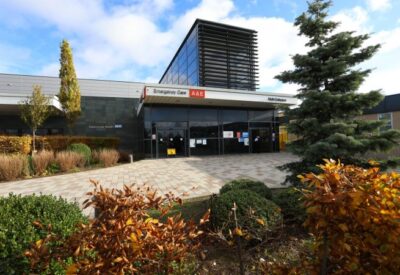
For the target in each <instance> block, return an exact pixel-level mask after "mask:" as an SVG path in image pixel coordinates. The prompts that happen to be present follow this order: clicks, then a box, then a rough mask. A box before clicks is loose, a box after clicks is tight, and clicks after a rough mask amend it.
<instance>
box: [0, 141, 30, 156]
mask: <svg viewBox="0 0 400 275" xmlns="http://www.w3.org/2000/svg"><path fill="white" fill-rule="evenodd" d="M31 143H32V138H31V136H22V137H19V136H0V153H10V154H11V153H22V154H25V155H26V154H29V153H30V152H31Z"/></svg>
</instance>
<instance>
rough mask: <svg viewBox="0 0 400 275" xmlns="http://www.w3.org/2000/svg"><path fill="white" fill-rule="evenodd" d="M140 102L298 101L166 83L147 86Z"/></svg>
mask: <svg viewBox="0 0 400 275" xmlns="http://www.w3.org/2000/svg"><path fill="white" fill-rule="evenodd" d="M141 101H142V103H144V104H153V103H154V104H173V105H205V106H227V107H248V108H263V109H273V108H275V107H276V106H277V105H295V104H297V99H296V98H294V97H292V96H289V95H285V94H276V93H267V92H252V91H241V90H233V89H221V88H210V87H191V86H178V85H164V84H152V85H146V86H145V88H144V92H143V95H142V100H141Z"/></svg>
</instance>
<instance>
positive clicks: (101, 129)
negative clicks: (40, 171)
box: [0, 97, 143, 153]
mask: <svg viewBox="0 0 400 275" xmlns="http://www.w3.org/2000/svg"><path fill="white" fill-rule="evenodd" d="M138 103H139V99H137V98H113V97H82V101H81V106H82V115H81V116H80V117H79V119H78V121H77V122H76V124H75V126H74V128H73V129H72V134H73V135H84V136H99V137H118V138H120V140H121V143H120V149H121V150H124V151H128V152H133V153H137V152H138V150H140V144H141V143H142V142H143V141H142V136H143V134H142V133H140V134H139V133H138V127H140V125H139V124H140V123H139V120H138V118H137V115H136V108H137V105H138ZM41 128H44V129H61V131H62V132H64V133H65V134H68V133H69V130H68V128H67V124H66V121H65V119H64V117H62V116H52V117H50V118H49V119H47V121H46V122H45V123H44V125H43V126H42V127H41ZM7 129H8V130H10V129H18V134H20V135H21V134H25V133H29V128H28V127H27V126H26V125H25V124H24V123H23V122H22V121H21V119H20V118H19V116H18V115H1V116H0V131H1V132H3V133H4V132H5V131H7ZM39 134H40V131H39Z"/></svg>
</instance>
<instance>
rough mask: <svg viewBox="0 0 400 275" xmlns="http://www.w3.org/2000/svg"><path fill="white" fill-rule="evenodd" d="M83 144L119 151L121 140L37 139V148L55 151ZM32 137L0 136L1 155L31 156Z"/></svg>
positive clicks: (94, 138) (104, 138) (49, 137)
mask: <svg viewBox="0 0 400 275" xmlns="http://www.w3.org/2000/svg"><path fill="white" fill-rule="evenodd" d="M73 143H83V144H86V145H87V146H89V147H90V149H92V150H95V149H101V148H112V149H117V148H118V145H119V138H115V137H87V136H39V137H36V148H37V149H39V150H40V149H47V150H53V151H62V150H66V149H67V147H68V146H69V145H70V144H73ZM31 144H32V137H31V136H0V153H22V154H29V153H30V152H31V150H32V147H31Z"/></svg>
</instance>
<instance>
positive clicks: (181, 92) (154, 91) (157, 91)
mask: <svg viewBox="0 0 400 275" xmlns="http://www.w3.org/2000/svg"><path fill="white" fill-rule="evenodd" d="M146 95H154V96H177V97H189V90H186V89H170V88H147V92H146Z"/></svg>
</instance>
